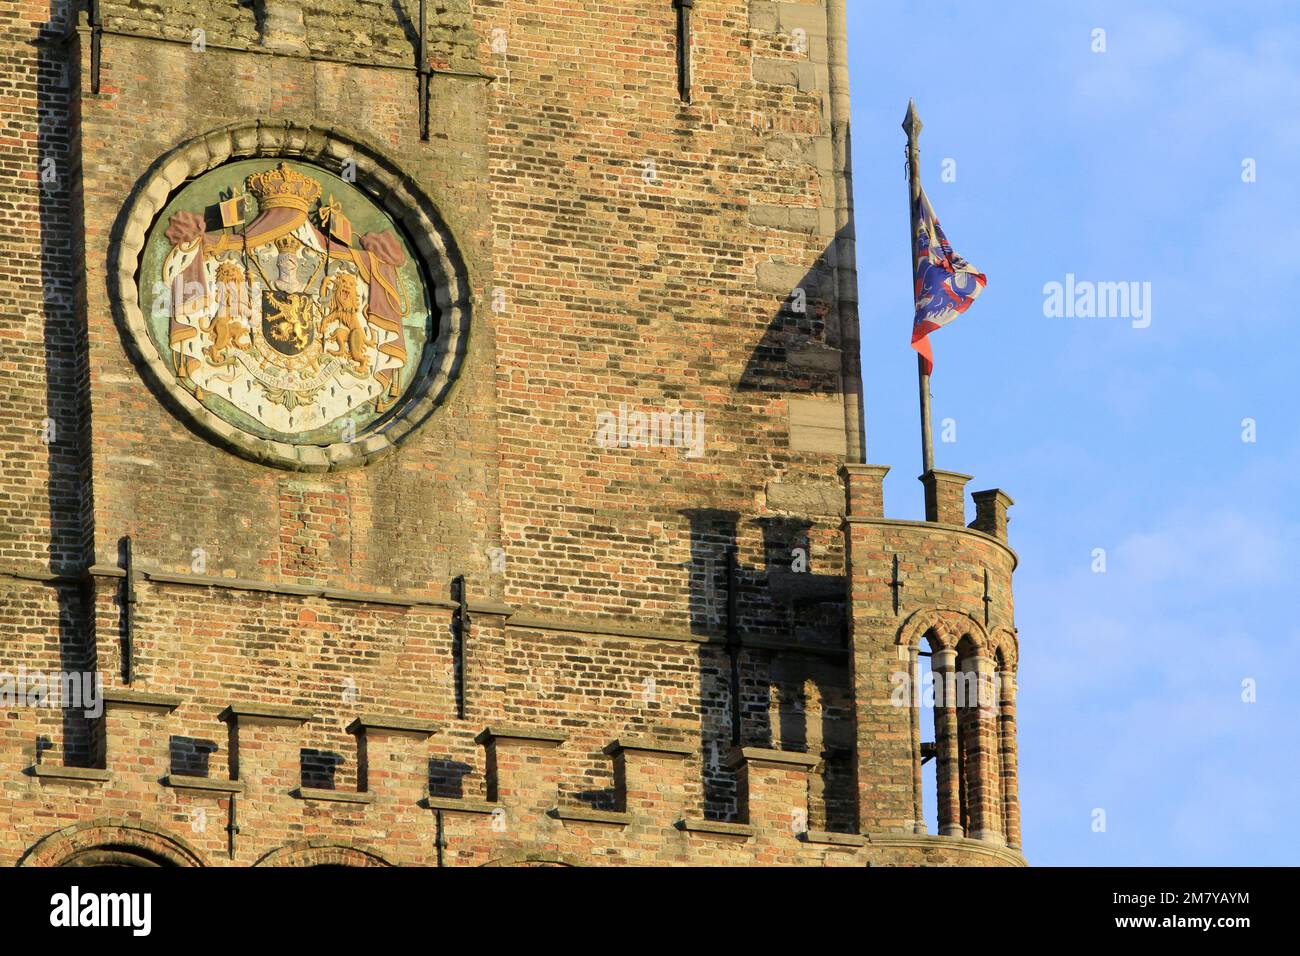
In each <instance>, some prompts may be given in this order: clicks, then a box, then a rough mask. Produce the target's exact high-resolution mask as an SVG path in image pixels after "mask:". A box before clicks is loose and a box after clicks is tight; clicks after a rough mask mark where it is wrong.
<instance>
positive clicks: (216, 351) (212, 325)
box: [202, 262, 253, 365]
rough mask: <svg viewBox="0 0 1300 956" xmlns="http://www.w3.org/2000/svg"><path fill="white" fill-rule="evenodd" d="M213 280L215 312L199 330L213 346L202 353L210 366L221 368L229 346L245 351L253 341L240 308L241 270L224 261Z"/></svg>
mask: <svg viewBox="0 0 1300 956" xmlns="http://www.w3.org/2000/svg"><path fill="white" fill-rule="evenodd" d="M216 278H217V312H216V314H215V315H214V316H213V317H212V318H211V319H210V320H209V321H208V322H207V323H205V324H203V325H202V330H203V331H204V332H205V333H207V334H208V335H211V336H212V344H211V345H209V346H208V347H207V348H206V349H204V350H203V353H204V354H205V355H206V356H207V357H208V361H210V362H211V363H212V364H213V365H224V364H225V363H226V350H227V349H228V348H229V347H230V346H231V345H233V346H234V347H235V348H237V349H248V348H252V347H253V342H252V339H251V338H250V337H249V332H248V322H247V321H246V320H245V318H244V316H243V315H242V310H241V309H240V304H241V302H242V301H243V296H242V292H243V286H244V270H243V269H241V268H239V266H237V265H235V264H234V263H233V262H223V263H221V264H220V265H218V266H217V277H216Z"/></svg>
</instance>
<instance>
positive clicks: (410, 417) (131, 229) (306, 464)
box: [108, 122, 470, 472]
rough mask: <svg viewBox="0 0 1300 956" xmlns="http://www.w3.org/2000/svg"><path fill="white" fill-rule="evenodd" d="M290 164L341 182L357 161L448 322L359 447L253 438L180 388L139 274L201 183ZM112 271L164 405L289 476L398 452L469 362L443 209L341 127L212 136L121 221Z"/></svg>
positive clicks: (462, 285)
mask: <svg viewBox="0 0 1300 956" xmlns="http://www.w3.org/2000/svg"><path fill="white" fill-rule="evenodd" d="M262 158H265V159H288V160H298V161H301V162H304V163H311V164H313V165H316V166H320V167H321V168H323V169H327V170H329V171H330V172H333V173H336V174H340V170H341V169H342V167H343V164H344V163H345V162H347V161H348V160H352V161H353V162H354V164H355V174H356V179H355V181H354V182H353V185H355V186H356V187H357V188H358V189H360V190H361V191H362V192H363V193H364V194H365V195H366V196H367V197H368V198H369V199H370V200H371V201H372V202H373V203H374V204H375V205H376V206H377V207H379V208H380V209H382V210H383V211H384V212H386V213H387V214H388V215H389V216H390V217H391V218H392V219H393V222H394V223H395V224H396V225H397V226H398V227H399V228H401V229H402V230H404V232H405V233H406V237H407V239H408V241H409V242H410V244H411V245H412V247H413V248H414V249H415V252H416V255H417V256H418V257H419V260H420V262H419V265H420V266H421V267H422V269H423V271H424V275H425V277H426V279H427V281H428V282H429V294H430V298H431V300H432V302H433V305H434V306H435V307H436V309H437V312H438V315H437V319H438V328H437V334H436V336H435V337H434V338H432V339H431V340H430V341H429V342H428V343H427V344H426V345H425V349H424V353H423V355H422V356H421V359H420V365H419V368H418V371H417V374H416V377H415V378H414V379H413V380H412V382H411V384H410V385H409V386H408V387H407V389H406V391H405V393H404V394H403V396H402V399H401V400H400V401H399V403H398V406H397V408H396V409H395V410H394V411H393V412H390V413H389V414H387V415H386V416H381V417H380V418H379V419H378V420H377V423H376V424H375V425H374V426H372V427H371V428H370V430H368V431H367V432H366V433H365V434H363V435H362V436H359V437H358V438H357V439H356V440H355V441H352V442H336V443H334V444H330V445H305V444H304V445H297V444H293V443H292V442H285V441H276V440H274V439H268V438H261V437H258V436H257V435H253V434H250V433H248V432H246V431H244V430H242V429H240V428H238V427H236V426H235V425H232V424H230V423H229V422H227V421H226V420H225V419H223V418H221V417H220V416H218V415H217V414H216V413H215V412H213V411H211V410H209V409H208V408H206V407H205V406H204V405H203V404H202V403H200V402H199V400H198V399H196V398H195V397H194V396H193V395H192V394H191V393H190V392H189V391H188V390H187V389H185V388H184V387H183V386H182V385H180V383H179V382H177V381H176V376H175V374H174V373H173V372H172V370H171V368H170V367H169V366H168V364H167V362H166V360H165V359H164V358H163V356H162V355H160V354H159V352H158V349H157V347H156V346H155V345H154V343H153V340H152V339H151V338H150V336H149V330H148V326H147V323H146V321H145V317H144V313H143V312H142V311H141V310H140V295H139V288H138V285H137V274H138V272H139V268H140V258H141V254H142V252H143V251H144V247H145V242H146V239H147V237H148V236H149V234H150V232H151V230H152V229H153V227H154V223H155V220H156V219H157V217H158V216H159V214H160V213H161V212H162V210H163V209H164V208H166V206H167V204H168V202H170V201H171V199H172V197H173V196H174V195H175V194H176V192H177V191H178V190H180V189H181V188H182V187H183V186H185V185H186V184H187V183H189V182H190V181H191V180H193V179H195V178H197V177H199V176H201V175H203V174H204V173H206V172H208V171H209V170H212V169H215V168H217V167H218V166H222V165H224V164H226V163H229V162H233V161H236V160H242V159H262ZM113 249H114V252H113V254H112V256H111V260H110V263H109V266H110V274H109V280H108V286H109V295H110V298H111V300H112V304H113V311H114V314H115V315H116V317H117V319H118V321H119V324H120V327H121V330H122V332H123V338H124V340H125V342H126V346H127V349H128V351H129V352H130V353H131V355H132V356H133V358H134V359H135V360H136V361H137V362H138V363H139V364H140V366H141V367H142V368H143V369H144V370H145V377H146V378H147V379H148V380H149V382H150V384H151V385H152V386H153V387H154V389H155V390H156V391H157V392H158V393H159V394H160V396H161V397H162V398H163V400H164V402H165V403H166V404H168V405H169V406H170V407H171V408H172V410H173V411H174V412H177V413H178V414H179V416H180V417H181V418H182V420H184V421H186V422H187V423H188V424H191V425H193V426H194V427H195V428H196V429H197V430H198V432H199V433H200V434H202V435H203V437H205V438H207V439H208V440H210V441H212V442H214V443H215V444H217V445H219V446H220V447H222V448H225V449H226V450H227V451H230V452H233V453H234V454H236V455H239V456H241V457H243V458H247V459H249V460H250V461H254V462H258V463H260V464H264V465H271V466H274V467H276V468H283V469H287V470H289V471H306V472H324V471H337V470H340V469H343V468H350V467H355V466H358V465H365V464H369V463H371V462H373V461H375V460H377V459H379V458H381V457H383V456H384V455H386V454H388V453H389V452H391V451H393V450H394V449H395V448H396V447H397V446H398V445H399V444H400V443H401V442H402V441H403V440H404V439H406V438H407V437H408V436H409V435H410V433H411V432H412V431H414V430H415V429H416V428H418V427H420V426H421V425H422V424H424V422H426V421H427V420H428V419H429V417H430V416H431V415H432V414H433V413H434V411H435V410H436V409H437V408H438V407H439V406H440V405H441V404H442V402H443V399H444V397H445V396H446V394H447V392H448V390H449V389H450V388H451V386H452V384H453V383H454V381H455V380H456V375H457V373H458V371H459V370H460V365H461V363H462V361H463V359H464V354H465V349H466V345H467V342H468V338H469V327H470V283H469V280H468V274H467V270H466V268H465V263H464V260H463V259H462V258H461V256H460V254H459V252H458V251H457V245H456V242H455V240H454V238H453V236H452V234H451V231H450V229H449V228H448V227H447V224H446V223H445V222H444V221H443V219H442V217H441V216H439V215H438V212H437V208H436V207H435V206H434V204H433V202H432V201H431V200H430V199H429V198H428V197H427V196H426V195H425V194H424V193H423V192H422V191H421V190H420V189H419V187H418V186H416V184H415V183H414V182H413V181H412V179H411V178H410V177H409V176H407V175H406V174H405V173H403V172H402V171H401V170H400V169H398V168H397V167H396V166H395V165H394V164H393V163H392V162H390V161H389V160H388V159H387V158H386V157H385V156H384V155H383V154H382V153H381V152H380V151H379V150H377V149H375V148H374V147H372V146H369V145H367V144H366V143H364V142H361V141H359V140H357V139H354V138H352V137H349V136H345V135H343V134H341V133H339V132H338V131H337V130H335V129H332V128H326V127H320V126H298V125H294V124H290V123H278V124H277V123H262V122H249V123H236V124H232V125H230V126H223V127H220V128H219V129H215V130H212V131H210V132H207V133H204V134H203V135H201V136H198V137H196V138H194V139H192V140H189V141H188V142H186V143H183V144H181V145H180V146H178V147H176V148H175V149H173V150H172V151H171V152H169V153H166V154H165V155H163V156H162V157H161V158H159V159H158V160H157V161H156V162H155V163H154V164H153V165H152V166H151V167H150V168H149V170H148V172H146V173H145V175H144V176H143V177H142V178H141V179H140V181H139V182H138V183H137V184H136V187H135V189H134V190H133V191H132V193H131V196H130V198H129V199H128V200H127V203H126V205H125V207H124V208H123V210H122V213H121V215H120V216H119V219H118V223H117V227H116V229H115V234H114V244H113Z"/></svg>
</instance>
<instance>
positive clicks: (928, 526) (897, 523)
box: [844, 515, 1020, 571]
mask: <svg viewBox="0 0 1300 956" xmlns="http://www.w3.org/2000/svg"><path fill="white" fill-rule="evenodd" d="M844 523H845V524H846V525H850V524H873V525H880V526H881V527H886V528H905V529H907V530H909V531H938V532H941V533H944V534H968V535H974V536H975V537H977V538H979V539H980V540H982V541H986V542H988V543H989V544H991V545H994V546H995V547H997V548H1000V549H1001V550H1003V551H1005V552H1006V553H1007V555H1008V556H1009V557H1010V558H1011V570H1012V571H1014V570H1015V569H1016V568H1017V567H1018V566H1019V565H1020V556H1019V555H1018V554H1016V552H1015V551H1014V550H1012V548H1011V546H1010V545H1008V544H1007V543H1006V542H1005V541H999V540H998V539H997V538H995V537H993V535H991V534H987V533H986V532H983V531H977V530H976V529H975V528H968V527H966V526H965V525H960V524H940V523H939V522H937V521H903V520H900V519H898V518H856V517H853V516H852V515H850V516H849V517H847V518H845V519H844Z"/></svg>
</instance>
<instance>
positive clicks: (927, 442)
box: [903, 99, 934, 474]
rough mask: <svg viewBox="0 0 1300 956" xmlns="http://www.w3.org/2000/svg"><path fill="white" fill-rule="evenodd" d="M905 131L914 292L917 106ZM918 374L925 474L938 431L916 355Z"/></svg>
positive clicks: (931, 466) (911, 105)
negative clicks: (931, 416) (935, 434)
mask: <svg viewBox="0 0 1300 956" xmlns="http://www.w3.org/2000/svg"><path fill="white" fill-rule="evenodd" d="M903 132H905V133H906V134H907V187H908V188H907V194H908V203H907V208H908V219H909V222H910V235H909V236H908V244H909V245H910V246H911V249H912V283H911V284H912V289H913V291H914V292H915V289H916V213H917V206H918V201H919V200H920V198H921V149H920V146H919V145H918V143H919V142H920V139H921V117H919V116H917V115H916V103H915V102H913V101H912V100H910V99H909V100H908V101H907V115H906V116H905V117H903ZM916 374H917V378H918V380H919V384H920V392H921V460H922V462H923V464H924V466H925V468H924V471H923V472H922V473H923V474H925V473H928V472H931V471H934V429H933V426H932V425H931V422H930V376H929V375H927V374H925V358H924V357H923V356H921V355H920V354H918V355H917V356H916Z"/></svg>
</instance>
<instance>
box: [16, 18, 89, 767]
mask: <svg viewBox="0 0 1300 956" xmlns="http://www.w3.org/2000/svg"><path fill="white" fill-rule="evenodd" d="M50 11H51V13H50V19H49V20H48V21H47V22H46V23H44V24H42V25H41V26H40V28H39V35H40V41H39V48H38V49H39V52H38V56H37V64H38V67H37V68H38V77H37V131H36V145H37V157H38V164H39V166H38V169H37V170H36V174H37V181H38V188H39V197H40V198H39V214H40V263H39V270H40V275H39V276H34V275H33V276H27V277H25V279H26V281H29V282H33V283H34V282H36V281H39V282H40V283H41V289H42V309H43V319H44V324H43V340H44V360H45V371H46V379H45V391H46V393H45V403H46V409H47V411H46V415H47V420H46V421H45V422H32V423H31V428H32V433H33V434H34V435H43V436H44V437H45V438H46V439H47V440H46V449H47V452H46V454H47V462H46V463H47V468H48V471H47V476H48V477H47V480H46V481H47V483H46V490H47V500H48V507H49V523H50V529H49V544H48V567H49V570H50V572H51V573H54V574H59V575H69V576H79V575H80V574H81V573H82V572H83V571H84V570H85V568H86V567H87V566H88V565H90V564H92V563H93V557H92V555H93V548H94V545H93V541H94V527H93V523H92V522H93V514H94V509H93V497H92V495H93V492H92V488H91V484H90V476H91V472H90V462H89V447H90V445H89V443H90V401H89V396H90V377H89V351H88V343H87V337H86V322H85V302H86V283H85V268H84V263H85V245H84V241H83V236H84V229H83V224H82V221H81V217H80V213H79V210H80V208H81V202H80V197H81V169H80V166H79V155H80V150H79V149H78V148H77V142H76V140H75V134H74V133H73V132H72V131H74V130H76V129H77V128H78V116H79V105H80V96H79V95H78V92H77V90H78V84H79V83H80V82H81V77H80V69H79V66H78V65H77V64H76V63H74V62H73V61H72V57H71V50H72V49H74V48H75V45H73V46H69V45H68V44H66V43H65V42H64V37H65V36H66V35H67V34H68V32H69V30H70V29H71V27H72V24H73V22H74V16H75V14H74V5H73V4H72V3H71V2H70V0H52V2H51V4H50ZM58 592H59V600H58V603H59V625H58V633H59V666H60V668H61V669H62V670H64V671H65V672H79V671H86V670H94V669H95V667H96V655H95V637H94V614H93V605H92V604H91V602H90V594H89V592H88V590H87V589H86V588H84V587H81V586H78V585H76V584H60V585H59V586H58ZM97 724H98V721H96V720H92V719H90V718H87V717H86V716H85V714H84V712H83V710H82V709H80V708H69V707H65V708H64V710H63V727H62V732H63V740H62V748H63V755H64V760H65V762H66V763H68V764H69V765H73V766H88V765H92V764H93V763H95V761H96V760H97V759H98V757H99V756H101V755H100V754H98V753H97V751H98V750H99V749H100V747H101V744H102V741H101V740H100V739H99V737H98V728H97Z"/></svg>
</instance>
